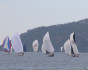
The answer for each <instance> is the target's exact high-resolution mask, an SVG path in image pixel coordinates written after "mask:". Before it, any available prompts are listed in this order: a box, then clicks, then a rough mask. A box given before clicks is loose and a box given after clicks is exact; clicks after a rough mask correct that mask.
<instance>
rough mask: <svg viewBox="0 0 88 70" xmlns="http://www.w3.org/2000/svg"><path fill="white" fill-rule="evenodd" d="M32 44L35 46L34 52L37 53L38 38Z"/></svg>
mask: <svg viewBox="0 0 88 70" xmlns="http://www.w3.org/2000/svg"><path fill="white" fill-rule="evenodd" d="M32 46H33V50H34V52H35V53H37V52H38V46H39V43H38V40H35V41H34V42H33V43H32Z"/></svg>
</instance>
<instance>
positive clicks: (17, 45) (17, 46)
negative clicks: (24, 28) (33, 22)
mask: <svg viewBox="0 0 88 70" xmlns="http://www.w3.org/2000/svg"><path fill="white" fill-rule="evenodd" d="M11 42H12V48H13V49H14V51H15V53H18V55H21V53H22V55H23V45H22V42H21V39H20V36H19V34H18V33H17V32H16V33H15V34H14V35H13V37H12V40H11Z"/></svg>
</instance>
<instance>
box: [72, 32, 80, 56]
mask: <svg viewBox="0 0 88 70" xmlns="http://www.w3.org/2000/svg"><path fill="white" fill-rule="evenodd" d="M70 43H71V49H72V51H73V57H79V51H78V48H77V45H76V40H75V33H74V32H73V33H71V34H70Z"/></svg>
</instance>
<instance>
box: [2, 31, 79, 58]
mask: <svg viewBox="0 0 88 70" xmlns="http://www.w3.org/2000/svg"><path fill="white" fill-rule="evenodd" d="M2 46H3V51H5V52H8V53H10V52H12V50H14V52H15V53H17V54H18V56H23V55H24V51H23V44H22V41H21V38H20V36H19V34H18V33H17V32H16V33H15V34H14V35H13V37H12V39H11V41H10V40H9V37H8V36H7V37H6V38H5V39H4V41H3V45H2ZM32 47H33V51H34V53H38V47H39V42H38V40H34V41H33V43H32ZM41 51H42V53H43V54H48V56H50V57H51V56H54V51H55V49H54V47H53V45H52V43H51V40H50V35H49V32H46V34H45V35H44V37H43V44H42V46H41ZM60 51H61V52H63V51H64V52H65V53H66V54H67V55H69V56H73V57H79V51H78V48H77V45H76V40H75V33H74V32H73V33H71V34H70V38H69V39H68V40H67V41H66V42H65V43H64V45H63V46H62V47H60Z"/></svg>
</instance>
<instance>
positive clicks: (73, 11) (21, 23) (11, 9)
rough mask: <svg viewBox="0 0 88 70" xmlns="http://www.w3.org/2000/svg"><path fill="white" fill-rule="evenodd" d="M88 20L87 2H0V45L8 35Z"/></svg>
mask: <svg viewBox="0 0 88 70" xmlns="http://www.w3.org/2000/svg"><path fill="white" fill-rule="evenodd" d="M85 18H88V0H0V44H2V42H3V39H4V38H5V37H6V36H7V35H8V36H9V37H10V39H11V38H12V35H13V34H14V32H19V34H21V33H23V32H26V31H27V30H29V29H32V28H35V27H40V26H50V25H55V24H63V23H67V22H72V21H78V20H81V19H85Z"/></svg>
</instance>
